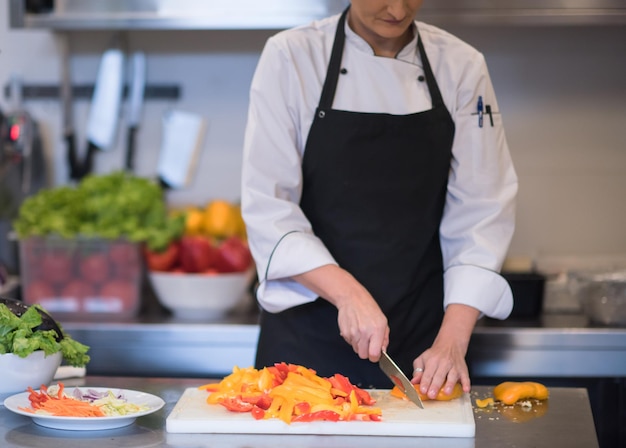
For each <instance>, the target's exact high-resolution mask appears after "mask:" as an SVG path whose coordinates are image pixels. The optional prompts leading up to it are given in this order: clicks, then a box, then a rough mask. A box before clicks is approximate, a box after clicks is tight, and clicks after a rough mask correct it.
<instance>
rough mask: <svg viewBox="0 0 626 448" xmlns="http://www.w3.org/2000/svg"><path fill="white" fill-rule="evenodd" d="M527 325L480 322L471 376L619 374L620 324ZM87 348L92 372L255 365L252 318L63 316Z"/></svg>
mask: <svg viewBox="0 0 626 448" xmlns="http://www.w3.org/2000/svg"><path fill="white" fill-rule="evenodd" d="M553 317H554V318H548V319H541V320H539V321H533V322H532V323H528V322H526V323H516V322H514V321H511V322H506V321H505V322H503V323H494V324H489V323H488V322H487V323H484V322H481V324H479V325H478V326H477V327H476V328H475V330H474V334H473V336H472V342H471V344H470V351H469V353H468V364H469V367H470V369H471V371H472V375H473V376H476V377H533V378H536V377H552V378H557V377H571V378H626V328H593V327H587V326H586V320H585V318H584V317H583V316H567V315H566V316H553ZM62 324H63V327H64V328H65V330H66V331H67V332H68V333H69V334H70V335H71V336H72V337H73V338H75V339H76V340H79V341H81V342H83V343H85V344H87V345H89V346H90V347H91V351H90V353H91V355H92V362H91V363H90V364H89V370H90V373H91V374H104V375H140V376H175V377H185V376H200V377H203V376H210V377H220V376H223V375H225V374H227V373H229V372H231V370H232V367H233V365H237V366H240V367H247V366H250V365H252V364H253V363H254V356H255V353H256V341H257V338H258V334H259V327H258V325H257V324H256V316H254V315H241V316H233V317H231V318H229V320H228V321H221V322H213V323H210V322H208V323H202V322H193V321H191V322H190V321H181V320H176V319H172V318H163V319H159V318H157V319H151V320H144V321H134V322H127V323H103V322H99V323H89V322H62Z"/></svg>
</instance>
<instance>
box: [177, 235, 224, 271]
mask: <svg viewBox="0 0 626 448" xmlns="http://www.w3.org/2000/svg"><path fill="white" fill-rule="evenodd" d="M215 257H216V252H215V248H214V247H213V245H212V244H211V242H210V241H209V240H208V239H207V238H205V237H203V236H184V237H183V238H182V239H181V241H180V264H181V267H182V268H183V271H185V272H189V273H192V272H195V273H197V272H205V271H207V270H208V269H209V268H211V267H213V266H214V263H215Z"/></svg>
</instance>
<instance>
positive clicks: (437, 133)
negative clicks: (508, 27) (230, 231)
mask: <svg viewBox="0 0 626 448" xmlns="http://www.w3.org/2000/svg"><path fill="white" fill-rule="evenodd" d="M422 2H423V0H352V1H351V4H350V6H349V7H348V9H346V11H344V12H343V14H340V15H336V16H333V17H329V18H326V19H323V20H319V21H315V22H313V23H311V24H308V25H305V26H301V27H298V28H295V29H290V30H286V31H282V32H280V33H278V34H276V35H275V36H273V37H271V38H270V39H269V40H268V41H267V43H266V45H265V48H264V50H263V52H262V54H261V57H260V60H259V63H258V67H257V69H256V72H255V74H254V78H253V81H252V86H251V90H250V107H249V116H248V124H247V128H246V134H245V143H244V146H245V147H244V156H243V160H244V162H243V172H242V211H243V216H244V219H245V222H246V226H247V231H248V236H249V243H250V248H251V250H252V253H253V256H254V259H255V261H256V265H257V269H258V274H259V279H260V282H259V283H260V284H259V287H258V290H257V292H256V294H257V299H258V301H259V303H260V306H261V317H260V326H261V331H260V336H259V341H258V350H257V358H256V366H257V368H260V367H263V366H267V365H272V364H274V363H276V362H283V361H284V362H288V363H294V364H300V365H304V366H306V367H310V368H312V369H315V370H316V371H317V373H318V374H319V375H322V376H330V375H332V374H334V373H342V374H344V375H346V376H348V377H349V379H350V380H351V381H352V382H353V383H355V384H358V385H360V386H361V387H378V388H389V387H391V386H392V383H391V382H390V381H389V379H387V377H386V376H385V375H384V374H383V373H382V372H381V371H380V369H379V367H378V365H377V361H378V360H379V357H380V354H381V351H382V350H386V351H387V352H388V353H389V355H390V356H391V357H392V358H394V359H395V361H396V363H397V364H398V365H399V366H400V368H401V369H402V370H404V371H405V373H406V374H407V375H408V376H409V378H412V381H413V382H414V383H419V384H420V389H421V392H423V393H427V394H428V395H429V396H430V397H432V398H434V396H435V395H436V394H437V392H438V391H439V389H440V388H441V387H444V391H445V392H446V393H449V392H451V391H452V388H453V386H454V385H455V383H457V382H460V383H461V384H462V386H463V389H464V390H465V391H466V392H468V391H469V390H470V378H469V373H468V368H467V364H466V362H465V355H466V352H467V348H468V344H469V340H470V335H471V333H472V330H473V328H474V326H475V324H476V321H477V319H479V318H480V317H481V316H489V317H492V318H497V319H504V318H506V317H507V316H508V315H509V313H510V311H511V309H512V304H513V301H512V296H511V291H510V288H509V287H508V284H507V282H506V281H505V280H504V279H503V278H502V277H501V276H500V275H499V270H500V268H501V265H502V263H503V259H504V256H505V254H506V251H507V249H508V246H509V243H510V240H511V237H512V234H513V230H514V215H515V205H514V200H515V196H516V193H517V177H516V174H515V170H514V168H513V166H512V162H511V158H510V154H509V150H508V146H507V143H506V139H505V135H504V130H503V127H502V120H501V116H500V114H499V110H498V105H497V102H496V97H495V95H494V90H493V86H492V83H491V80H490V77H489V74H488V70H487V66H486V64H485V60H484V57H483V55H482V54H481V53H480V52H478V51H477V50H476V49H474V48H472V47H471V46H470V45H468V44H467V43H464V42H463V41H461V40H459V39H458V38H456V37H454V36H453V35H451V34H449V33H447V32H446V31H443V30H441V29H439V28H437V27H434V26H432V25H428V24H426V23H423V22H421V21H418V20H417V21H416V20H414V19H415V17H416V15H417V13H418V10H419V8H420V7H421V5H422ZM418 18H419V17H418Z"/></svg>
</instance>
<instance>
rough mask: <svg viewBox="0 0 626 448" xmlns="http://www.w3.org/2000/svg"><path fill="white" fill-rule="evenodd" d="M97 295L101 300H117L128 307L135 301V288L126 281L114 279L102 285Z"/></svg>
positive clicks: (132, 283) (133, 284) (134, 285)
mask: <svg viewBox="0 0 626 448" xmlns="http://www.w3.org/2000/svg"><path fill="white" fill-rule="evenodd" d="M99 293H100V297H102V298H103V299H106V298H117V299H120V300H121V301H122V302H123V303H124V304H125V305H126V306H128V307H130V306H131V305H132V304H133V303H134V302H135V300H136V299H137V286H136V284H135V283H134V282H131V281H128V280H121V279H114V280H111V281H109V282H107V283H105V284H104V285H102V287H101V288H100V291H99Z"/></svg>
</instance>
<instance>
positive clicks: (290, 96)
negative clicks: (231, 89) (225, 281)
mask: <svg viewBox="0 0 626 448" xmlns="http://www.w3.org/2000/svg"><path fill="white" fill-rule="evenodd" d="M338 20H339V15H336V16H333V17H329V18H326V19H323V20H320V21H315V22H313V23H311V24H308V25H305V26H301V27H298V28H294V29H291V30H286V31H282V32H280V33H278V34H277V35H275V36H272V37H271V38H270V39H269V40H268V41H267V43H266V45H265V48H264V50H263V52H262V54H261V57H260V60H259V63H258V66H257V69H256V71H255V74H254V78H253V81H252V86H251V89H250V105H249V111H248V124H247V127H246V133H245V140H244V154H243V160H244V163H243V170H242V212H243V217H244V220H245V222H246V226H247V230H248V238H249V243H250V249H251V251H252V254H253V256H254V259H255V262H256V266H257V271H258V275H259V280H260V284H259V287H258V289H257V299H258V301H259V303H260V305H261V306H262V307H263V308H264V309H265V310H267V311H269V312H280V311H282V310H285V309H287V308H290V307H293V306H297V305H301V304H304V303H308V302H312V301H314V300H316V299H317V295H316V294H315V293H314V292H312V291H311V290H309V289H307V288H305V287H304V286H302V285H301V284H299V283H297V282H296V281H294V280H293V279H292V278H291V277H292V276H294V275H297V274H301V273H304V272H307V271H310V270H312V269H315V268H318V267H320V266H324V265H329V264H334V265H337V262H336V261H335V260H334V258H333V257H332V255H331V254H330V253H329V251H328V250H327V248H326V247H325V246H324V243H323V242H322V241H321V240H320V239H319V238H318V237H317V236H316V235H315V234H314V233H313V231H312V228H311V224H310V222H309V221H308V220H307V218H306V217H305V215H304V214H303V212H302V210H301V209H300V207H299V202H300V197H301V192H302V170H301V165H302V158H303V154H304V149H305V145H306V141H307V137H308V133H309V130H310V128H311V124H312V122H313V117H314V113H315V109H316V107H317V106H318V104H319V99H320V94H321V90H322V86H323V83H324V80H325V78H326V71H327V66H328V62H329V59H330V53H331V49H332V44H333V41H334V36H335V31H336V27H337V22H338ZM415 26H416V29H417V30H418V31H419V34H420V36H421V38H422V41H423V44H424V47H425V49H426V54H427V55H428V59H429V61H430V65H431V67H432V70H433V73H434V75H435V78H436V80H437V83H438V85H439V89H440V90H441V93H442V96H443V100H444V103H445V105H446V107H447V108H448V110H449V112H450V114H451V116H452V119H453V121H454V123H455V127H456V132H455V137H454V142H453V148H452V154H453V158H452V161H451V167H450V175H449V181H448V191H447V197H446V204H445V208H444V214H443V219H442V222H441V226H440V240H441V248H442V253H443V264H444V266H443V268H444V301H443V306H444V307H447V306H448V305H449V304H451V303H460V304H466V305H470V306H472V307H475V308H477V309H478V310H480V311H481V314H483V315H487V316H490V317H494V318H498V319H504V318H506V317H507V316H508V315H509V314H510V312H511V310H512V306H513V299H512V295H511V291H510V288H509V286H508V284H507V282H506V281H505V280H504V279H503V278H502V277H501V276H500V275H499V274H498V272H499V270H500V268H501V266H502V263H503V261H504V257H505V255H506V251H507V250H508V246H509V244H510V240H511V237H512V235H513V230H514V221H515V204H514V199H515V196H516V193H517V176H516V173H515V170H514V168H513V165H512V162H511V157H510V154H509V149H508V146H507V142H506V139H505V135H504V130H503V127H502V119H501V116H500V114H499V112H498V111H499V109H498V106H497V102H496V97H495V94H494V90H493V86H492V83H491V80H490V77H489V73H488V70H487V66H486V63H485V60H484V57H483V55H482V54H481V53H479V52H478V51H477V50H476V49H474V48H472V47H471V46H470V45H468V44H466V43H464V42H463V41H461V40H459V39H458V38H456V37H454V36H452V35H451V34H449V33H447V32H446V31H443V30H441V29H439V28H437V27H434V26H432V25H428V24H425V23H422V22H419V21H416V22H415ZM345 28H346V42H345V46H344V52H343V60H342V65H341V67H342V68H345V70H346V73H343V74H341V75H339V80H338V85H337V91H336V94H335V99H334V103H333V109H340V110H347V111H354V112H365V113H368V112H369V113H390V114H398V115H404V114H410V113H415V112H419V111H423V110H428V109H431V108H432V103H431V98H430V95H429V92H428V86H427V84H426V82H423V78H420V77H421V76H423V75H424V72H423V68H422V63H421V60H420V57H419V53H418V52H417V35H416V34H415V37H414V39H413V40H412V41H411V42H410V43H409V44H408V45H407V46H406V47H404V48H403V49H402V50H401V51H400V52H399V54H398V55H397V57H396V58H395V59H394V58H386V57H378V56H375V55H374V52H373V50H372V48H371V47H370V46H369V45H368V44H367V43H366V42H365V40H363V39H362V38H361V37H359V36H358V35H357V34H355V33H354V32H353V31H352V30H351V29H350V27H349V25H348V23H347V22H346V25H345ZM418 78H420V79H421V80H422V82H420V80H418ZM479 96H482V100H483V105H484V106H486V105H490V106H491V109H492V111H493V112H495V113H493V115H492V116H493V126H492V125H491V122H490V119H489V117H488V116H487V115H484V116H483V126H482V127H479V125H478V115H477V101H478V97H479Z"/></svg>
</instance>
